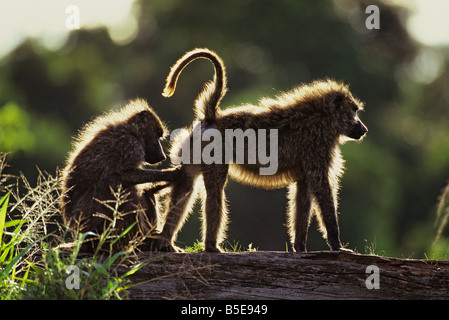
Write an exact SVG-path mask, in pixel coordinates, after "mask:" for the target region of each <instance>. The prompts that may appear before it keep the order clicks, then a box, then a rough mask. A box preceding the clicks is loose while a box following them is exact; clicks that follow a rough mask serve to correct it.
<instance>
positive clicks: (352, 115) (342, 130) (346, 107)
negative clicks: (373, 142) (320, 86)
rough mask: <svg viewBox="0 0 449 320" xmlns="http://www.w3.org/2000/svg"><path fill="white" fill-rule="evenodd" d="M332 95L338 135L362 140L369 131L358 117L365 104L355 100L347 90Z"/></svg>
mask: <svg viewBox="0 0 449 320" xmlns="http://www.w3.org/2000/svg"><path fill="white" fill-rule="evenodd" d="M344 89H346V90H342V91H340V92H337V93H333V94H332V106H331V108H333V109H334V111H335V113H336V117H335V118H336V119H337V121H338V123H337V126H336V127H337V129H338V131H339V132H338V133H339V134H340V135H342V136H344V137H348V138H350V139H354V140H360V139H361V138H362V137H363V136H364V135H365V134H366V133H367V132H368V129H367V128H366V126H365V125H364V124H363V122H362V121H361V120H360V119H359V117H358V112H359V111H360V110H363V103H362V102H361V101H359V100H357V99H356V98H354V97H353V96H352V95H351V93H350V92H349V90H347V88H344Z"/></svg>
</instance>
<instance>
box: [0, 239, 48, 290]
mask: <svg viewBox="0 0 449 320" xmlns="http://www.w3.org/2000/svg"><path fill="white" fill-rule="evenodd" d="M38 241H40V240H36V241H34V242H33V243H30V244H29V245H28V246H27V247H26V248H25V249H23V250H22V251H21V252H20V253H19V254H18V255H17V256H15V257H14V259H12V260H11V262H10V263H9V264H8V265H7V266H6V267H5V268H4V269H3V270H2V272H1V273H0V281H1V280H3V279H4V278H5V277H6V276H7V275H8V274H9V272H10V271H11V270H12V268H14V266H15V265H16V263H17V261H19V259H20V258H22V257H23V256H24V255H25V254H26V253H27V252H28V250H30V249H31V248H32V247H33V246H34V245H35V244H36V243H37V242H38Z"/></svg>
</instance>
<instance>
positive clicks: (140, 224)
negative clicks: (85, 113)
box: [62, 100, 178, 242]
mask: <svg viewBox="0 0 449 320" xmlns="http://www.w3.org/2000/svg"><path fill="white" fill-rule="evenodd" d="M164 131H165V126H164V125H163V123H162V122H161V121H160V119H159V118H158V116H157V115H156V113H155V112H154V111H153V110H152V109H151V108H150V107H149V106H148V104H147V103H146V102H145V101H143V100H135V101H132V102H130V103H129V104H127V105H126V106H124V107H123V108H122V109H121V110H119V111H115V112H109V113H107V114H105V115H103V116H100V117H98V118H96V119H94V120H93V121H91V122H90V123H88V124H87V125H86V126H85V127H84V128H83V129H82V130H81V131H80V133H79V135H78V137H77V138H76V141H75V143H74V146H73V151H72V152H71V153H70V154H69V157H68V160H67V163H66V166H65V168H64V170H63V181H62V190H63V192H64V194H65V196H64V200H63V205H62V209H63V219H64V222H65V224H66V225H67V227H68V228H69V230H71V231H72V232H73V233H74V235H75V236H76V235H77V234H78V232H87V231H92V232H95V233H98V234H100V233H102V232H103V231H104V228H105V223H107V222H108V221H107V220H109V219H112V218H113V210H111V208H108V206H112V207H114V205H115V203H114V202H115V200H116V198H115V197H114V195H113V192H118V191H119V189H120V188H122V189H121V190H122V195H125V200H124V201H123V202H122V203H121V205H120V207H119V208H117V209H118V211H119V212H120V213H122V214H123V216H121V217H119V219H118V221H117V223H116V226H115V229H116V232H117V234H119V233H121V232H122V231H123V230H125V229H126V228H127V227H129V226H130V225H131V224H133V223H134V222H136V223H137V227H136V228H134V230H135V232H130V233H129V236H128V237H127V238H126V241H129V240H130V239H131V238H133V237H135V236H137V233H140V234H141V235H144V236H146V235H148V233H149V232H150V231H152V230H153V229H154V228H155V226H156V224H157V218H158V212H157V206H156V199H155V196H154V193H155V192H156V191H157V190H158V189H160V188H163V187H164V185H162V186H156V185H154V184H153V185H147V186H146V188H143V187H140V186H138V185H139V184H143V183H149V182H158V181H173V180H174V179H175V178H176V177H177V176H178V170H176V169H166V170H156V169H150V168H148V166H149V165H150V164H155V163H157V162H160V161H162V160H164V159H166V156H165V154H164V152H163V150H162V147H161V145H160V138H161V137H163V135H164ZM105 218H106V220H105ZM107 218H109V219H107ZM126 241H125V242H126Z"/></svg>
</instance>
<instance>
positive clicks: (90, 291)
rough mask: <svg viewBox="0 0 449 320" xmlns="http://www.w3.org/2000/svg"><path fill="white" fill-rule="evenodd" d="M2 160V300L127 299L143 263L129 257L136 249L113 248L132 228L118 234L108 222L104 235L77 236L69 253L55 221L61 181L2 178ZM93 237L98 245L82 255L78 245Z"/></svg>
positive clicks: (0, 159) (0, 162)
mask: <svg viewBox="0 0 449 320" xmlns="http://www.w3.org/2000/svg"><path fill="white" fill-rule="evenodd" d="M5 158H6V156H5V155H4V154H0V299H1V300H8V299H76V300H78V299H102V300H103V299H126V298H127V297H128V296H127V289H129V288H130V287H132V286H133V284H132V283H131V281H130V280H129V276H130V275H131V274H133V273H134V272H136V271H137V270H139V269H140V268H141V267H142V266H143V264H142V263H140V262H139V261H137V260H136V259H133V257H134V256H133V254H134V253H133V252H134V251H133V249H134V247H131V248H129V249H128V250H123V251H119V252H117V251H116V250H112V247H113V245H114V244H115V242H117V241H118V240H119V239H120V238H121V237H124V236H125V235H126V233H127V232H129V231H130V229H131V228H132V227H133V226H131V227H129V228H128V229H126V230H125V231H123V232H122V233H121V234H120V235H118V236H117V235H114V232H113V231H114V230H113V228H112V225H113V224H112V223H111V224H110V226H109V227H108V228H106V231H105V232H104V233H103V234H102V235H95V234H93V233H84V234H80V235H79V237H78V238H77V239H75V240H74V241H72V243H71V248H70V250H68V249H67V248H65V245H66V244H67V238H68V237H67V234H65V232H64V230H63V228H61V225H60V223H59V222H58V217H60V209H59V208H60V201H61V197H62V195H61V194H60V192H59V188H58V185H59V180H60V178H59V177H58V176H57V175H56V176H51V175H50V174H48V173H44V172H39V177H38V181H37V185H36V187H32V186H31V185H30V183H29V182H28V180H27V179H26V178H25V177H24V176H23V175H22V176H21V177H12V176H8V175H6V174H3V172H4V169H5V167H6V162H5ZM117 199H121V196H120V194H117ZM117 201H119V200H117ZM117 207H118V206H117ZM119 214H120V213H118V212H114V219H117V218H119ZM92 236H98V246H97V248H96V250H95V252H94V253H93V254H91V255H89V256H86V255H83V254H82V253H81V245H82V243H83V242H84V241H85V240H86V238H87V237H92ZM123 270H127V271H126V272H125V271H123ZM119 271H120V272H119Z"/></svg>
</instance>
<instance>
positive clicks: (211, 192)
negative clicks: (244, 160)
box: [203, 165, 228, 252]
mask: <svg viewBox="0 0 449 320" xmlns="http://www.w3.org/2000/svg"><path fill="white" fill-rule="evenodd" d="M227 174H228V166H227V165H216V166H213V167H212V168H210V167H209V168H208V170H206V171H205V172H203V179H204V187H205V189H206V199H205V201H204V204H203V206H204V207H203V239H204V247H205V250H206V251H208V252H222V250H221V249H220V243H221V242H222V241H223V240H224V238H225V232H226V227H227V223H228V217H227V208H226V201H225V192H224V187H225V184H226V180H227Z"/></svg>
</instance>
